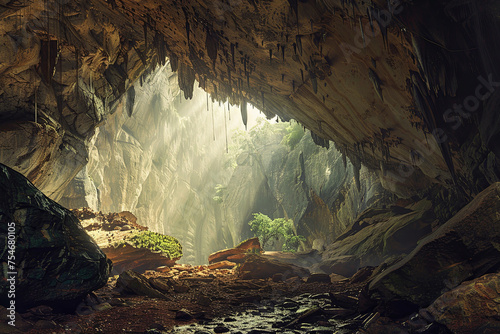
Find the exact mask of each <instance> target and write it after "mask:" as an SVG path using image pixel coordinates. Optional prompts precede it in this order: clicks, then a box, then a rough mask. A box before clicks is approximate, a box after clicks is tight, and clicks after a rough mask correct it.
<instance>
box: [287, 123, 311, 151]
mask: <svg viewBox="0 0 500 334" xmlns="http://www.w3.org/2000/svg"><path fill="white" fill-rule="evenodd" d="M304 133H305V132H304V129H303V128H302V126H301V125H300V124H299V123H297V122H294V123H293V122H290V125H289V126H288V127H287V128H286V135H285V137H283V141H282V142H281V143H282V144H285V145H288V146H289V147H290V150H293V149H294V148H295V146H297V144H298V143H299V142H300V140H301V139H302V137H304Z"/></svg>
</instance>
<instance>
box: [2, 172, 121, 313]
mask: <svg viewBox="0 0 500 334" xmlns="http://www.w3.org/2000/svg"><path fill="white" fill-rule="evenodd" d="M0 196H1V200H0V219H1V224H0V232H1V235H2V239H3V241H2V242H3V243H4V246H2V248H3V249H5V248H4V247H6V246H7V233H8V224H11V223H14V224H15V236H16V240H15V246H16V248H15V261H14V262H15V268H14V270H13V271H15V272H17V275H16V298H15V300H16V305H17V306H18V307H20V308H21V307H22V308H25V307H31V306H35V305H38V304H42V303H44V304H51V303H52V304H53V303H57V305H58V306H63V305H65V303H73V302H75V301H78V299H79V298H83V297H84V296H85V295H86V294H88V293H89V292H91V291H93V290H96V289H98V288H100V287H102V286H103V285H104V284H105V283H106V282H107V279H108V275H109V273H110V271H111V262H110V261H109V260H108V259H107V258H106V256H105V255H104V253H103V252H102V251H101V250H100V249H99V247H98V246H97V245H96V243H95V242H94V241H93V240H92V239H91V238H90V237H89V236H88V235H87V233H86V232H85V231H84V230H83V228H82V226H81V225H80V223H79V221H78V219H77V218H76V217H75V216H74V215H73V214H72V213H71V212H70V211H69V210H67V209H65V208H63V207H62V206H60V205H59V204H57V203H55V202H54V201H52V200H50V199H49V198H47V197H46V196H45V195H44V194H42V193H41V192H40V191H39V190H38V189H36V188H35V187H34V186H33V184H31V183H30V182H29V181H28V180H27V179H26V178H25V177H23V176H22V175H21V174H19V173H17V172H15V171H13V170H12V169H10V168H8V167H6V166H5V165H0ZM8 255H9V254H8V253H7V252H6V251H4V252H2V254H1V261H2V263H4V265H5V266H6V265H7V256H8ZM5 274H6V271H2V280H1V282H0V292H1V298H2V299H1V300H0V301H1V303H2V305H7V303H8V299H7V291H8V289H9V286H8V282H7V281H6V280H5V279H6V278H7V277H6V276H5Z"/></svg>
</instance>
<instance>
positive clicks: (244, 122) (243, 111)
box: [240, 98, 248, 130]
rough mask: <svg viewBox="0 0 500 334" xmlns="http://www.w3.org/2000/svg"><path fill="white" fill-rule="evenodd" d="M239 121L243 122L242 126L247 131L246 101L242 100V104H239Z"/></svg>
mask: <svg viewBox="0 0 500 334" xmlns="http://www.w3.org/2000/svg"><path fill="white" fill-rule="evenodd" d="M240 111H241V120H242V121H243V124H244V125H245V130H246V129H247V119H248V116H247V100H246V99H245V98H243V102H242V103H241V108H240Z"/></svg>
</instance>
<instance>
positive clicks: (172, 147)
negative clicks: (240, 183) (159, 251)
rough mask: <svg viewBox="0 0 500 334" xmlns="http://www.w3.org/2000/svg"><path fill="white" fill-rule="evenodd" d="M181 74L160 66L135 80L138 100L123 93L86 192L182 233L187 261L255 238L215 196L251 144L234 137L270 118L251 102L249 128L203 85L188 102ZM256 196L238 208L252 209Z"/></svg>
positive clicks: (102, 135)
mask: <svg viewBox="0 0 500 334" xmlns="http://www.w3.org/2000/svg"><path fill="white" fill-rule="evenodd" d="M177 80H178V79H177V75H176V74H174V73H172V72H171V70H170V64H166V65H165V66H162V67H159V68H158V69H157V70H156V71H154V72H153V73H152V74H151V75H150V76H148V77H146V78H145V79H144V82H143V84H142V85H141V84H140V83H136V84H135V87H134V88H135V100H134V101H132V102H131V101H129V100H127V99H124V101H123V102H122V104H121V105H120V107H119V108H118V110H117V112H116V113H115V114H113V115H112V116H111V117H110V118H109V119H108V120H107V122H106V124H105V125H103V126H102V127H100V128H99V131H98V132H97V134H96V136H95V138H94V139H93V140H95V145H94V147H93V150H92V152H91V155H90V156H91V159H90V161H89V163H88V166H87V169H86V170H87V172H88V177H89V179H90V180H91V184H90V187H89V188H90V189H91V190H92V189H95V192H94V193H93V194H92V193H90V194H87V198H90V200H89V204H90V208H91V209H93V210H96V211H99V210H100V211H104V212H120V211H130V212H132V213H133V214H135V215H136V216H137V218H138V221H139V223H140V224H142V225H145V226H147V227H149V228H150V230H152V231H155V232H159V233H162V234H168V235H171V236H174V237H176V238H178V239H179V241H180V242H181V244H182V245H183V249H184V256H183V258H182V260H181V262H183V263H190V264H203V263H207V258H208V255H209V254H210V253H212V252H214V251H216V250H219V249H223V248H228V247H233V246H234V245H235V244H237V243H239V242H240V241H242V240H241V238H242V237H245V236H246V237H249V236H250V235H249V228H248V226H245V225H244V224H241V223H240V226H238V225H236V226H237V227H235V226H234V225H235V224H232V223H231V222H230V221H226V220H225V217H224V214H225V212H223V210H222V209H221V206H220V205H219V203H217V202H216V201H215V200H214V197H215V196H216V191H217V189H216V187H217V186H218V185H225V184H227V183H228V182H229V179H230V178H231V176H232V173H233V170H234V166H233V164H235V160H236V157H235V155H236V154H237V152H239V151H240V150H241V146H242V145H244V144H245V142H244V141H241V140H237V139H235V136H237V137H241V136H243V132H244V131H245V128H246V127H248V128H250V129H252V131H255V132H258V128H259V127H262V126H263V124H264V123H266V122H270V121H268V120H265V118H263V116H262V115H261V114H260V113H259V111H258V110H257V109H255V108H253V107H252V106H248V108H247V113H248V115H245V117H246V118H247V119H246V121H247V125H246V126H245V125H244V124H243V121H242V115H241V111H240V107H239V106H231V105H229V104H228V103H227V102H226V103H219V102H217V101H213V99H212V98H211V97H210V96H209V95H208V94H207V93H205V92H204V91H202V90H201V89H199V88H195V90H194V94H193V98H192V99H188V100H186V99H185V98H184V97H183V96H182V94H181V91H180V90H179V89H178V83H177ZM131 103H132V104H133V105H130V104H131ZM127 109H130V110H131V116H129V115H128V113H127V112H126V110H127ZM273 121H274V120H273ZM255 187H256V188H258V187H259V184H255ZM91 192H92V191H91ZM233 195H235V196H237V194H233ZM230 197H231V196H230ZM256 200H257V199H254V198H248V202H246V203H243V202H239V203H238V207H237V208H236V207H235V208H234V209H235V210H241V211H248V210H249V209H250V208H251V207H252V205H253V202H255V201H256ZM64 202H65V199H63V200H62V203H64ZM72 204H73V205H76V203H72ZM79 204H80V203H79ZM226 209H227V208H226Z"/></svg>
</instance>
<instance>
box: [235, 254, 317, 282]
mask: <svg viewBox="0 0 500 334" xmlns="http://www.w3.org/2000/svg"><path fill="white" fill-rule="evenodd" d="M278 273H281V274H283V277H284V278H289V277H294V276H299V277H306V276H309V270H307V269H305V268H302V267H298V266H296V265H293V264H290V263H283V262H279V261H276V260H270V259H267V258H265V257H263V256H260V255H256V254H251V255H249V256H247V258H246V259H245V262H244V263H243V264H242V265H241V266H240V267H239V268H238V275H239V276H240V277H242V278H245V279H256V278H272V277H273V276H274V275H275V274H278Z"/></svg>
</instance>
